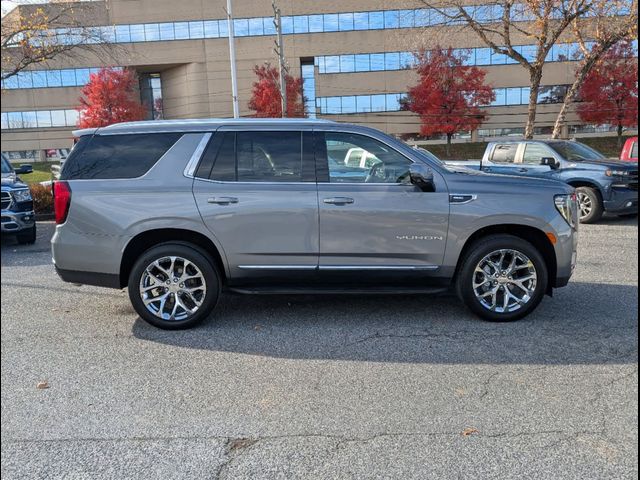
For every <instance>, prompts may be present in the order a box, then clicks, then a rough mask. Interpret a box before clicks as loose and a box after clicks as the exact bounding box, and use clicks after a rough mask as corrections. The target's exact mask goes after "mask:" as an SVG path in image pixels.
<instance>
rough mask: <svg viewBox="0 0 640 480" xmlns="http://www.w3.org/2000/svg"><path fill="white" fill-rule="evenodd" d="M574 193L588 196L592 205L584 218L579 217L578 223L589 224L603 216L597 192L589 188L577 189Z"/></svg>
mask: <svg viewBox="0 0 640 480" xmlns="http://www.w3.org/2000/svg"><path fill="white" fill-rule="evenodd" d="M576 192H578V193H579V194H580V193H582V194H584V195H586V196H588V197H589V199H590V200H591V205H592V208H591V213H590V214H589V215H587V216H586V217H580V223H584V224H589V223H594V222H597V221H598V220H600V219H601V218H602V214H603V205H602V200H601V199H600V195H598V192H597V191H596V190H594V189H593V188H590V187H578V188H577V189H576Z"/></svg>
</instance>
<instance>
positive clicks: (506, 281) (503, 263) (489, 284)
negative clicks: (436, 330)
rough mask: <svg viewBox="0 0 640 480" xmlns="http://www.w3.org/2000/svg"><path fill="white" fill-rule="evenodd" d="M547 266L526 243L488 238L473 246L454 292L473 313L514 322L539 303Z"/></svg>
mask: <svg viewBox="0 0 640 480" xmlns="http://www.w3.org/2000/svg"><path fill="white" fill-rule="evenodd" d="M547 282H548V272H547V266H546V263H545V261H544V259H543V258H542V255H540V252H539V251H538V250H537V249H536V248H535V247H534V246H533V245H531V244H530V243H529V242H527V241H525V240H522V239H521V238H519V237H515V236H512V235H492V236H489V237H486V238H483V239H481V240H479V241H477V242H476V243H474V244H473V245H472V246H471V248H470V249H469V251H468V252H467V254H466V256H465V258H464V260H463V261H462V265H461V267H460V270H459V272H458V277H457V280H456V290H457V293H458V296H459V297H460V299H461V300H462V301H463V302H464V303H465V304H466V305H467V307H469V308H470V309H471V310H472V311H473V312H474V313H476V314H477V315H478V316H480V317H481V318H483V319H485V320H489V321H492V322H509V321H512V320H518V319H520V318H523V317H525V316H526V315H528V314H529V313H531V312H532V311H533V310H534V309H535V308H536V307H537V306H538V304H539V303H540V301H541V300H542V298H543V296H544V294H545V292H546V290H547Z"/></svg>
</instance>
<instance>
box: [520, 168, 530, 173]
mask: <svg viewBox="0 0 640 480" xmlns="http://www.w3.org/2000/svg"><path fill="white" fill-rule="evenodd" d="M518 171H519V172H520V173H527V172H528V171H529V169H528V168H519V169H518Z"/></svg>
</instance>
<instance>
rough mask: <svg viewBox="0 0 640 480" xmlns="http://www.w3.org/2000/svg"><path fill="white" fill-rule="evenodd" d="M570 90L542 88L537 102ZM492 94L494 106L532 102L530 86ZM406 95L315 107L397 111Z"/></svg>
mask: <svg viewBox="0 0 640 480" xmlns="http://www.w3.org/2000/svg"><path fill="white" fill-rule="evenodd" d="M567 88H568V86H567V85H549V86H543V87H541V89H540V95H539V96H538V103H562V102H563V101H564V95H566V92H567ZM493 91H494V92H495V94H496V99H495V100H494V102H493V103H492V104H491V105H490V106H491V107H506V106H512V105H527V104H528V103H529V92H530V89H529V87H510V88H494V89H493ZM405 96H406V94H405V93H389V94H374V95H355V96H354V95H348V96H338V97H318V98H316V107H317V109H318V112H319V113H321V114H322V115H336V114H343V115H344V114H349V113H370V112H398V111H400V110H402V99H403V98H404V97H405Z"/></svg>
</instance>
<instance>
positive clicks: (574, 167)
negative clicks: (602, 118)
mask: <svg viewBox="0 0 640 480" xmlns="http://www.w3.org/2000/svg"><path fill="white" fill-rule="evenodd" d="M451 163H452V164H457V165H463V166H466V167H468V168H475V169H482V171H484V172H489V173H497V174H503V175H517V176H526V177H540V178H549V179H554V180H561V181H563V182H566V183H568V184H569V185H571V186H573V187H575V188H576V191H577V195H578V203H579V207H580V221H581V222H582V223H595V222H597V221H598V220H600V219H601V218H602V215H603V214H604V212H609V213H612V214H615V215H621V216H623V215H624V216H627V215H637V214H638V165H637V163H636V164H633V163H629V162H621V161H618V160H609V159H607V158H605V156H604V155H602V154H601V153H600V152H598V151H596V150H594V149H593V148H591V147H588V146H587V145H584V144H582V143H579V142H576V141H570V140H520V141H512V140H509V141H506V142H492V143H489V144H488V145H487V148H486V150H485V152H484V156H483V158H482V160H481V161H480V162H451Z"/></svg>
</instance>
